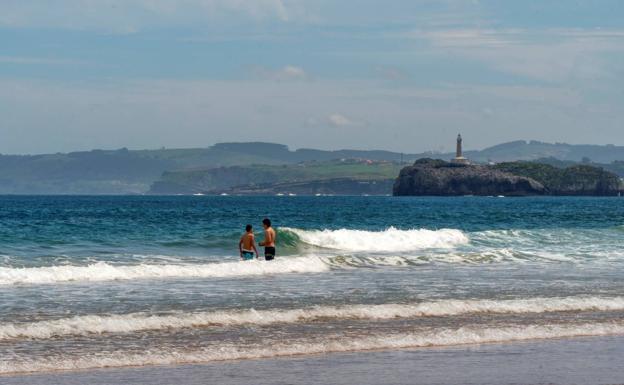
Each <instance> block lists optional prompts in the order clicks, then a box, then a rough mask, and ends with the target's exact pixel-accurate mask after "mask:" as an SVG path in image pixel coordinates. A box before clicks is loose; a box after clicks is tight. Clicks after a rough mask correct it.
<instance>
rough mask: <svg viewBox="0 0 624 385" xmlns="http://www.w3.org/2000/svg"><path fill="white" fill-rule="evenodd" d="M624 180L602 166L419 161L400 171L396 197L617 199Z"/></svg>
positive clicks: (394, 192)
mask: <svg viewBox="0 0 624 385" xmlns="http://www.w3.org/2000/svg"><path fill="white" fill-rule="evenodd" d="M622 191H624V186H623V183H622V180H621V179H620V178H619V177H618V176H617V175H615V174H613V173H611V172H608V171H605V170H603V169H601V168H598V167H593V166H589V165H575V166H571V167H567V168H558V167H555V166H552V165H548V164H542V163H535V162H506V163H500V164H495V165H473V164H469V163H457V162H446V161H443V160H439V159H427V158H425V159H419V160H417V161H416V162H415V163H414V164H413V165H412V166H408V167H405V168H403V169H402V170H401V171H400V174H399V176H398V178H397V179H396V181H395V183H394V187H393V194H394V195H398V196H402V195H437V196H457V195H485V196H487V195H506V196H528V195H588V196H615V195H618V194H620V193H622Z"/></svg>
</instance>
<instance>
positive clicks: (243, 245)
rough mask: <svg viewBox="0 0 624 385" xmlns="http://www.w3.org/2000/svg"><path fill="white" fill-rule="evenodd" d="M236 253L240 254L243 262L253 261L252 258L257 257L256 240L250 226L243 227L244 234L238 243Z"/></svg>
mask: <svg viewBox="0 0 624 385" xmlns="http://www.w3.org/2000/svg"><path fill="white" fill-rule="evenodd" d="M238 251H239V252H240V257H241V259H243V260H250V259H254V256H257V255H258V249H256V240H255V237H254V233H253V229H252V227H251V225H247V226H246V227H245V234H243V236H242V237H241V239H240V241H239V242H238Z"/></svg>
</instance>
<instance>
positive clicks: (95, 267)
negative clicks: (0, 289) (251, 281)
mask: <svg viewBox="0 0 624 385" xmlns="http://www.w3.org/2000/svg"><path fill="white" fill-rule="evenodd" d="M329 270H330V266H329V265H327V264H326V263H325V262H323V260H321V259H320V258H317V257H297V258H280V259H277V260H275V261H272V262H264V261H244V262H222V263H209V264H186V265H165V264H141V265H112V264H109V263H106V262H97V263H94V264H91V265H87V266H72V265H63V266H48V267H29V268H10V267H0V285H15V284H51V283H59V282H72V281H76V282H98V281H113V280H132V279H161V278H210V277H214V278H222V277H239V276H254V275H268V274H285V273H320V272H324V271H329Z"/></svg>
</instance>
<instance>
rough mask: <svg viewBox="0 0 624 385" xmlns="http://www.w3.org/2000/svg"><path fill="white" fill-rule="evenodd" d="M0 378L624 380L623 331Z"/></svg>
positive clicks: (180, 384) (79, 381)
mask: <svg viewBox="0 0 624 385" xmlns="http://www.w3.org/2000/svg"><path fill="white" fill-rule="evenodd" d="M0 384H3V385H18V384H19V385H26V384H29V385H43V384H45V385H52V384H67V385H83V384H93V385H104V384H149V385H164V384H177V385H187V384H188V385H195V384H197V385H199V384H255V385H258V384H306V385H313V384H314V385H317V384H360V385H368V384H370V385H376V384H492V385H503V384H624V336H613V337H598V338H597V337H586V338H574V339H560V340H541V341H530V342H524V343H513V344H491V345H466V346H458V347H452V348H421V349H414V350H398V351H378V352H357V353H341V354H327V355H315V356H299V357H291V358H279V359H263V360H249V361H230V362H215V363H208V364H203V365H180V366H166V367H165V366H160V367H141V368H124V369H101V370H92V371H83V372H58V373H44V374H31V375H27V376H18V377H7V376H5V377H0Z"/></svg>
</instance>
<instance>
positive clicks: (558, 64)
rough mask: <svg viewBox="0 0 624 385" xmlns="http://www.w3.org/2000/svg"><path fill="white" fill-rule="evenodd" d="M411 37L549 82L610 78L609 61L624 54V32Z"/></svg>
mask: <svg viewBox="0 0 624 385" xmlns="http://www.w3.org/2000/svg"><path fill="white" fill-rule="evenodd" d="M407 36H408V37H410V38H415V39H423V40H426V41H428V42H429V43H430V44H431V46H432V48H433V49H435V50H436V52H438V51H439V52H441V53H450V54H454V55H458V56H461V57H463V58H466V59H470V60H476V61H480V62H482V63H484V64H485V65H487V66H489V67H491V68H493V69H496V70H499V71H502V72H507V73H511V74H515V75H521V76H525V77H529V78H533V79H537V80H542V81H547V82H565V81H575V80H581V81H583V80H595V79H597V78H608V77H610V76H612V75H613V71H612V68H611V67H612V65H611V64H610V63H611V61H610V60H607V59H605V57H604V55H605V54H608V53H612V52H620V53H621V52H624V31H622V30H600V29H590V30H583V29H545V30H523V29H500V30H497V29H449V30H433V31H420V30H418V31H411V32H409V33H408V34H407Z"/></svg>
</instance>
